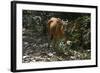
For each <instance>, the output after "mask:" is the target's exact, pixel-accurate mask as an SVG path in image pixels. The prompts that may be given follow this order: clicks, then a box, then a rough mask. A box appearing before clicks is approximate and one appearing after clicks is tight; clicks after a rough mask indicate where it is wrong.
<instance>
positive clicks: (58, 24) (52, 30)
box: [48, 17, 64, 40]
mask: <svg viewBox="0 0 100 73" xmlns="http://www.w3.org/2000/svg"><path fill="white" fill-rule="evenodd" d="M48 31H49V35H50V38H51V40H57V39H61V38H62V37H63V36H64V28H63V22H62V20H61V19H60V18H55V17H52V18H51V19H50V20H49V21H48Z"/></svg>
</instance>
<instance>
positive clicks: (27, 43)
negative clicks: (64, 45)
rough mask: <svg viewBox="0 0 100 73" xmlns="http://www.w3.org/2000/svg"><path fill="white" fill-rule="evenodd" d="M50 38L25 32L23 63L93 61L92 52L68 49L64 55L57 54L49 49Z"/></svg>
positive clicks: (28, 31) (37, 33)
mask: <svg viewBox="0 0 100 73" xmlns="http://www.w3.org/2000/svg"><path fill="white" fill-rule="evenodd" d="M48 41H49V39H48V36H45V35H43V34H41V33H40V32H36V31H35V32H34V31H31V30H23V56H22V62H23V63H30V62H52V61H69V60H85V59H91V51H90V50H82V49H81V50H75V49H68V50H67V51H65V53H64V54H57V53H56V51H53V50H51V49H52V48H53V47H52V46H51V47H50V48H48V45H49V44H48Z"/></svg>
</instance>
